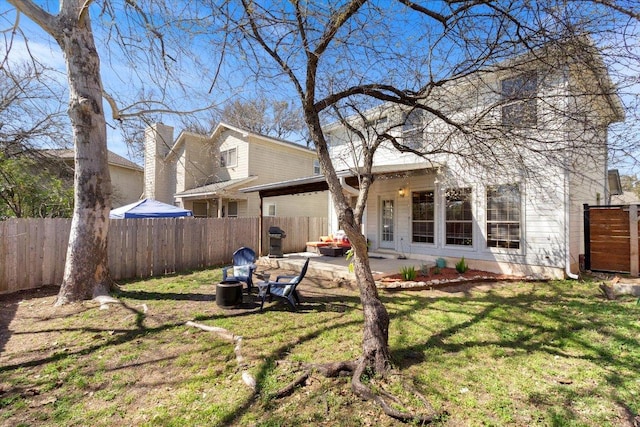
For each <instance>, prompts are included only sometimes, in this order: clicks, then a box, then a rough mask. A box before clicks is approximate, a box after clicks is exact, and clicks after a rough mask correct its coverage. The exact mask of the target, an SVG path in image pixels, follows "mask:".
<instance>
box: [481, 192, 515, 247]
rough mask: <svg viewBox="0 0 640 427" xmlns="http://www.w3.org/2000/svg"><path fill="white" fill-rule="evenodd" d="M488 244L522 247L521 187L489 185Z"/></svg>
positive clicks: (491, 245)
mask: <svg viewBox="0 0 640 427" xmlns="http://www.w3.org/2000/svg"><path fill="white" fill-rule="evenodd" d="M487 246H488V247H490V248H508V249H519V248H520V187H519V186H518V185H517V184H510V185H497V186H493V187H487Z"/></svg>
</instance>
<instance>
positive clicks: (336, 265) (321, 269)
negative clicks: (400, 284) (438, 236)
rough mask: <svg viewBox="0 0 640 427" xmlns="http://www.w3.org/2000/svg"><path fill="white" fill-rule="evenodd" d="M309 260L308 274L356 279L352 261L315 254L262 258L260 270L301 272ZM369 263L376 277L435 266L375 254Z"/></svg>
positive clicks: (329, 277) (371, 256) (429, 262)
mask: <svg viewBox="0 0 640 427" xmlns="http://www.w3.org/2000/svg"><path fill="white" fill-rule="evenodd" d="M307 258H311V261H310V262H309V267H308V270H307V274H311V275H314V276H318V277H322V278H326V279H353V278H355V275H354V274H353V273H350V272H349V263H350V261H347V259H346V258H345V257H344V256H341V257H330V256H324V255H319V254H316V253H313V252H299V253H292V254H285V255H284V257H283V258H269V257H261V258H260V259H259V260H258V266H259V267H258V269H260V266H262V267H264V268H278V269H283V270H292V271H299V270H300V269H302V265H303V264H304V261H305V260H306V259H307ZM369 262H370V265H371V271H372V272H373V274H374V276H377V275H389V274H396V273H399V272H400V269H401V268H402V267H410V266H413V267H414V268H415V269H416V270H420V268H421V267H422V266H423V265H424V266H427V267H433V266H435V262H433V261H425V260H419V259H398V258H392V257H389V256H384V255H381V254H375V253H372V254H369Z"/></svg>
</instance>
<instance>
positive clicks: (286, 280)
mask: <svg viewBox="0 0 640 427" xmlns="http://www.w3.org/2000/svg"><path fill="white" fill-rule="evenodd" d="M307 267H309V258H307V260H306V261H305V263H304V265H303V266H302V270H301V271H300V274H298V275H297V276H294V275H279V276H278V277H276V280H274V281H270V282H268V283H265V282H259V283H258V286H259V288H260V293H259V294H258V295H259V296H260V297H261V298H262V301H261V302H260V311H262V307H263V306H264V300H265V299H267V298H269V301H271V300H272V297H278V298H282V299H284V300H286V301H287V302H288V303H289V305H290V306H291V308H292V309H293V310H294V311H295V310H297V307H296V306H297V305H298V304H300V294H299V293H298V291H297V290H296V287H297V286H298V285H299V284H300V282H301V281H302V279H304V275H305V274H306V273H307Z"/></svg>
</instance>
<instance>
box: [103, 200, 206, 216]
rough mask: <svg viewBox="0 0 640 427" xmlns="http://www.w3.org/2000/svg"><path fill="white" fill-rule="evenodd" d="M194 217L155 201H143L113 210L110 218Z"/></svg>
mask: <svg viewBox="0 0 640 427" xmlns="http://www.w3.org/2000/svg"><path fill="white" fill-rule="evenodd" d="M181 216H193V212H191V211H190V210H188V209H182V208H179V207H177V206H173V205H168V204H166V203H162V202H159V201H157V200H153V199H143V200H138V201H137V202H134V203H131V204H129V205H125V206H121V207H119V208H117V209H112V210H111V212H110V213H109V218H112V219H123V218H175V217H181Z"/></svg>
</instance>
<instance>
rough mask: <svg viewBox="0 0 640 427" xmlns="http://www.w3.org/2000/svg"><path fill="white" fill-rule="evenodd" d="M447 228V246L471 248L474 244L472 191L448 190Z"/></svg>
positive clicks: (462, 189) (463, 189) (466, 189)
mask: <svg viewBox="0 0 640 427" xmlns="http://www.w3.org/2000/svg"><path fill="white" fill-rule="evenodd" d="M446 203H447V204H446V207H445V228H446V232H445V233H446V234H445V235H446V243H447V245H461V246H471V245H472V244H473V212H472V210H471V189H470V188H452V189H449V190H447V194H446Z"/></svg>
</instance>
